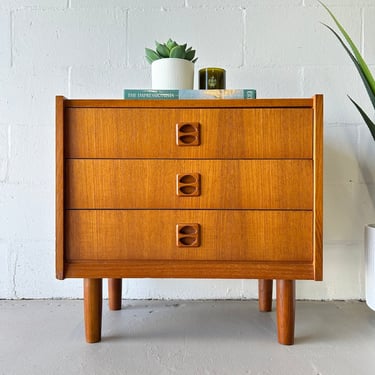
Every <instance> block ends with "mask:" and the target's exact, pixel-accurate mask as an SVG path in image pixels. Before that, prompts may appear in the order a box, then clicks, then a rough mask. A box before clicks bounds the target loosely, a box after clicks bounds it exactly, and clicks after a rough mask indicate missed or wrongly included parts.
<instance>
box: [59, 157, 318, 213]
mask: <svg viewBox="0 0 375 375" xmlns="http://www.w3.org/2000/svg"><path fill="white" fill-rule="evenodd" d="M65 168H66V185H65V208H69V209H94V208H96V209H122V208H127V209H144V208H148V209H157V208H159V209H163V208H179V209H184V208H186V209H187V208H190V209H194V208H201V209H304V210H311V209H312V207H313V191H312V188H313V163H312V160H298V159H297V160H288V159H283V160H127V159H67V160H66V164H65Z"/></svg>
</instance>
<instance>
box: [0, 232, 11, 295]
mask: <svg viewBox="0 0 375 375" xmlns="http://www.w3.org/2000/svg"><path fill="white" fill-rule="evenodd" d="M8 251H9V244H8V242H7V241H5V240H2V239H0V299H1V298H11V297H12V296H11V293H10V291H11V285H10V284H11V283H10V278H11V273H10V272H9V264H8V263H9V261H8V258H9V257H8Z"/></svg>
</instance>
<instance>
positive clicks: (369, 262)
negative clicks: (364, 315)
mask: <svg viewBox="0 0 375 375" xmlns="http://www.w3.org/2000/svg"><path fill="white" fill-rule="evenodd" d="M365 266H366V303H367V306H368V307H370V308H371V309H372V310H375V224H368V225H366V226H365Z"/></svg>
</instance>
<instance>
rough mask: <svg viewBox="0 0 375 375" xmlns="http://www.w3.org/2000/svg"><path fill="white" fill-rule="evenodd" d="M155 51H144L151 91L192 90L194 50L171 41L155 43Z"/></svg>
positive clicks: (147, 49)
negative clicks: (150, 77)
mask: <svg viewBox="0 0 375 375" xmlns="http://www.w3.org/2000/svg"><path fill="white" fill-rule="evenodd" d="M155 46H156V48H155V50H152V49H150V48H146V49H145V53H146V60H147V61H148V62H149V63H150V64H151V74H152V88H153V89H192V88H193V86H194V63H195V62H196V61H197V58H196V57H195V50H193V49H192V47H189V48H188V47H187V44H186V43H185V44H178V43H177V42H176V41H174V40H172V39H168V41H167V42H165V43H159V42H155Z"/></svg>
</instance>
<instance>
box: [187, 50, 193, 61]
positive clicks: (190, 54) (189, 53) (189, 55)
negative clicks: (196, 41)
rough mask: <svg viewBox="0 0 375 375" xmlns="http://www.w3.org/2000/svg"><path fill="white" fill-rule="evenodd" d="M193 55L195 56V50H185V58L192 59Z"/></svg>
mask: <svg viewBox="0 0 375 375" xmlns="http://www.w3.org/2000/svg"><path fill="white" fill-rule="evenodd" d="M194 56H195V50H193V49H190V50H188V51H186V52H185V59H186V60H190V61H191V60H193V59H194Z"/></svg>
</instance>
